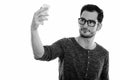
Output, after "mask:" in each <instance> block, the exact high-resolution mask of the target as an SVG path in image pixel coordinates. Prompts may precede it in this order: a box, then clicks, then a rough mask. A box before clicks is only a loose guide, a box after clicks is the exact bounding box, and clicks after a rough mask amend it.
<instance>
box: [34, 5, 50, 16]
mask: <svg viewBox="0 0 120 80" xmlns="http://www.w3.org/2000/svg"><path fill="white" fill-rule="evenodd" d="M47 11H48V8H46V7H45V8H42V7H41V8H40V9H39V10H38V11H37V12H36V13H35V15H39V14H41V13H46V12H47Z"/></svg>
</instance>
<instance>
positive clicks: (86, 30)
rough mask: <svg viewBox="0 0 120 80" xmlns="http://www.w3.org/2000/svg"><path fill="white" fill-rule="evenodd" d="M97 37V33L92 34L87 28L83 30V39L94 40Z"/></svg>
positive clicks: (81, 33)
mask: <svg viewBox="0 0 120 80" xmlns="http://www.w3.org/2000/svg"><path fill="white" fill-rule="evenodd" d="M94 35H95V32H91V31H90V30H88V29H87V28H81V30H80V36H81V37H83V38H92V37H93V36H94Z"/></svg>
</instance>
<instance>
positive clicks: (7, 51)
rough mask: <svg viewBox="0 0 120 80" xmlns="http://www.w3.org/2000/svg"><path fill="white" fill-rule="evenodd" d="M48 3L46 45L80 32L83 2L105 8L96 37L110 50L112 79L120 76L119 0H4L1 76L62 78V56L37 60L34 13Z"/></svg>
mask: <svg viewBox="0 0 120 80" xmlns="http://www.w3.org/2000/svg"><path fill="white" fill-rule="evenodd" d="M44 3H46V4H49V5H50V10H49V15H50V16H49V17H48V19H49V20H48V21H45V25H44V26H40V27H39V34H40V37H41V40H42V42H43V44H44V45H46V44H48V45H50V44H52V43H53V42H55V41H57V40H58V39H61V38H64V37H75V36H78V35H79V27H78V21H77V20H78V18H79V15H80V9H81V7H82V6H83V5H85V4H88V3H92V4H96V5H98V6H99V7H100V8H102V9H103V10H104V15H105V17H104V20H103V27H102V29H101V30H100V31H99V32H98V33H97V35H96V38H95V41H96V42H97V43H99V44H101V45H102V46H104V47H105V48H106V49H107V50H108V51H109V52H110V53H109V56H110V68H109V69H110V70H109V74H110V80H120V77H119V73H120V63H119V61H120V58H119V56H120V55H119V54H120V51H119V48H120V42H119V41H120V36H119V34H120V26H119V25H120V11H119V7H120V4H119V0H1V1H0V80H58V65H59V64H58V58H57V59H55V60H52V61H50V62H47V61H45V62H42V61H37V60H35V59H34V57H33V52H32V48H31V33H30V25H31V21H32V17H33V14H34V12H36V11H37V10H38V9H39V8H40V6H41V5H42V4H44Z"/></svg>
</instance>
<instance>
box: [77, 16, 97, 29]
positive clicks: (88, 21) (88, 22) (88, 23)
mask: <svg viewBox="0 0 120 80" xmlns="http://www.w3.org/2000/svg"><path fill="white" fill-rule="evenodd" d="M80 19H84V20H85V21H84V23H83V24H82V23H80ZM78 21H79V24H80V25H85V24H86V22H87V25H88V26H89V27H95V25H96V21H95V20H86V19H85V18H82V17H81V18H78ZM91 21H92V22H93V23H94V25H93V26H91V25H90V22H91Z"/></svg>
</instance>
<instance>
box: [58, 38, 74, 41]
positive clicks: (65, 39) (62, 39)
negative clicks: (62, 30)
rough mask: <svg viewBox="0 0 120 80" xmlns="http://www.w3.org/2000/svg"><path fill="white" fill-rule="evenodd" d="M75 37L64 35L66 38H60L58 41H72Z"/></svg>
mask: <svg viewBox="0 0 120 80" xmlns="http://www.w3.org/2000/svg"><path fill="white" fill-rule="evenodd" d="M73 38H74V37H64V38H61V39H59V40H58V41H60V42H72V39H73Z"/></svg>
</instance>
